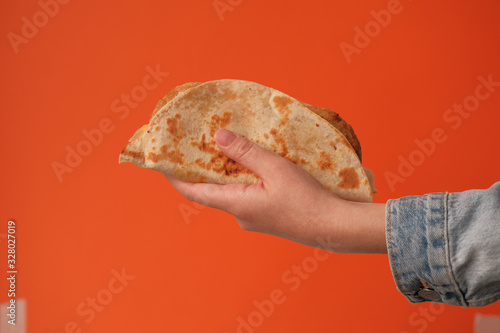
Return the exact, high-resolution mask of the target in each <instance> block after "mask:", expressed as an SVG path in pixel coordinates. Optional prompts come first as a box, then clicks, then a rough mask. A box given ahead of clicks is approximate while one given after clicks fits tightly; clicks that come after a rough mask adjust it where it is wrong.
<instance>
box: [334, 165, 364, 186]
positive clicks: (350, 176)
mask: <svg viewBox="0 0 500 333" xmlns="http://www.w3.org/2000/svg"><path fill="white" fill-rule="evenodd" d="M339 177H340V179H341V180H340V183H339V185H338V186H339V187H340V188H344V189H353V188H358V187H359V177H358V173H357V172H356V170H355V169H354V167H347V168H344V169H342V170H340V172H339Z"/></svg>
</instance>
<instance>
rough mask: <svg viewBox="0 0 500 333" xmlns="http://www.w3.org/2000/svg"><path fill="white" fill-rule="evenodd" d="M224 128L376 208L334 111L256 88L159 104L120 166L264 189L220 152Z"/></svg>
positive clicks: (219, 89) (196, 89)
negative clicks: (219, 132)
mask: <svg viewBox="0 0 500 333" xmlns="http://www.w3.org/2000/svg"><path fill="white" fill-rule="evenodd" d="M320 115H322V116H320ZM325 118H326V119H328V118H331V119H329V120H330V122H329V121H327V120H326V119H325ZM332 123H333V124H336V126H337V127H339V128H337V127H335V126H334V125H332ZM220 128H226V129H228V130H231V131H233V132H235V133H238V134H239V135H241V136H243V137H246V138H247V139H249V140H251V141H253V142H255V143H256V144H258V145H259V146H261V147H263V148H265V149H267V150H269V151H272V152H274V153H276V154H279V155H281V156H283V157H285V158H287V159H288V160H290V161H292V162H293V163H295V164H297V165H299V166H300V167H302V168H303V169H305V170H306V171H308V172H309V173H310V174H312V175H313V176H314V177H315V178H316V179H317V180H318V181H319V182H320V183H321V184H322V185H323V186H324V187H325V188H327V189H329V190H331V191H332V192H334V193H335V194H337V195H339V196H340V197H342V198H345V199H348V200H355V201H366V202H370V201H372V189H371V186H370V181H369V179H368V177H367V175H366V172H365V170H364V168H363V167H362V165H361V148H360V147H359V141H358V140H357V138H356V136H355V135H354V132H353V131H352V128H351V127H350V126H349V125H348V124H347V123H345V122H344V121H343V120H342V119H340V117H338V115H337V114H336V113H334V112H333V111H330V110H327V109H321V108H316V107H314V106H311V105H306V104H304V103H302V102H300V101H298V100H296V99H294V98H292V97H290V96H288V95H286V94H284V93H282V92H280V91H277V90H275V89H272V88H269V87H265V86H263V85H260V84H257V83H254V82H249V81H241V80H217V81H209V82H205V83H197V82H193V83H187V84H184V85H181V86H178V87H176V88H174V89H173V90H172V91H170V92H169V93H168V94H167V95H166V96H165V97H164V98H162V99H161V100H160V101H159V102H158V104H157V107H156V108H155V110H154V111H153V114H152V116H151V120H150V122H149V124H148V125H144V126H143V127H142V128H140V129H139V130H137V131H136V133H135V134H134V136H133V137H132V138H131V139H130V142H129V143H128V144H127V145H126V146H125V148H124V149H123V151H122V153H121V154H120V160H119V161H120V163H122V162H131V163H133V164H135V165H137V166H140V167H143V168H147V169H153V170H157V171H159V172H162V173H164V174H166V175H171V176H174V177H176V178H179V179H181V180H185V181H190V182H212V183H219V184H229V183H246V184H253V183H256V182H257V181H258V180H259V177H258V176H257V175H256V174H254V173H253V172H251V171H250V170H248V169H246V168H245V167H243V166H242V165H240V164H238V163H236V162H235V161H233V160H231V159H229V158H228V157H226V156H225V155H224V154H223V153H222V151H221V150H220V149H219V148H218V146H217V144H216V143H215V139H214V135H215V133H216V132H217V130H218V129H220ZM339 129H340V130H339ZM341 130H342V132H341ZM343 132H344V133H345V134H342V133H343ZM346 136H347V137H350V138H349V140H348V139H346ZM350 142H351V143H350ZM353 146H356V147H355V148H356V150H355V149H354V148H353ZM357 151H358V152H357Z"/></svg>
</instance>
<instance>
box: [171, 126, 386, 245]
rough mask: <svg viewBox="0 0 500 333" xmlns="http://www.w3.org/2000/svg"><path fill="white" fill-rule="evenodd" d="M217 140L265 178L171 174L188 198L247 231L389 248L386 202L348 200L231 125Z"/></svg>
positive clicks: (229, 153) (310, 241)
mask: <svg viewBox="0 0 500 333" xmlns="http://www.w3.org/2000/svg"><path fill="white" fill-rule="evenodd" d="M215 140H216V142H217V144H218V145H219V147H220V149H221V150H222V152H223V153H224V154H226V156H227V157H229V158H231V159H233V160H235V161H236V162H238V163H240V164H241V165H243V166H245V167H247V168H248V169H249V170H251V171H253V172H254V173H255V174H257V175H258V176H259V177H260V180H259V181H258V182H257V183H255V184H252V185H247V184H227V185H219V184H211V183H189V182H184V181H181V180H178V179H175V178H173V177H170V176H166V178H167V179H168V181H169V182H170V183H171V184H172V185H173V186H174V188H176V189H177V190H178V191H179V192H180V193H181V194H182V195H183V196H184V197H185V198H186V199H188V200H191V201H195V202H198V203H201V204H203V205H206V206H209V207H213V208H217V209H221V210H224V211H226V212H228V213H230V214H232V215H234V216H235V217H236V220H237V221H238V224H239V225H240V226H241V228H243V229H244V230H249V231H257V232H262V233H267V234H271V235H275V236H279V237H283V238H286V239H289V240H292V241H295V242H298V243H302V244H305V245H309V246H313V247H319V248H323V249H326V250H331V251H336V252H370V253H386V252H387V249H386V244H385V205H384V204H368V203H357V202H351V201H347V200H343V199H341V198H339V197H338V196H336V195H334V194H333V193H331V192H330V191H328V190H327V189H325V188H324V187H323V186H322V185H321V184H320V183H319V182H318V181H317V180H316V179H315V178H314V177H313V176H311V175H310V174H309V173H308V172H306V171H305V170H304V169H302V168H300V167H298V166H297V165H295V164H293V163H292V162H290V161H288V160H287V159H285V158H283V157H281V156H279V155H276V154H274V153H272V152H269V151H267V150H265V149H263V148H261V147H259V146H258V145H256V144H254V143H253V142H251V141H249V140H247V139H245V138H243V137H241V136H239V135H237V134H235V133H233V132H230V131H228V130H225V129H221V130H219V131H218V132H217V133H216V134H215Z"/></svg>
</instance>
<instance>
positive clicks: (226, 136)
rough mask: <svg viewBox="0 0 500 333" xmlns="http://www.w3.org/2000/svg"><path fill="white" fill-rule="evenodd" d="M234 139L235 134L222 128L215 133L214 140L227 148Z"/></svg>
mask: <svg viewBox="0 0 500 333" xmlns="http://www.w3.org/2000/svg"><path fill="white" fill-rule="evenodd" d="M236 138H237V136H236V134H234V133H233V132H231V131H228V130H226V129H223V128H221V129H220V130H218V131H217V133H215V140H216V141H217V143H218V144H219V145H220V146H222V147H229V146H230V145H231V144H232V143H233V142H234V140H236Z"/></svg>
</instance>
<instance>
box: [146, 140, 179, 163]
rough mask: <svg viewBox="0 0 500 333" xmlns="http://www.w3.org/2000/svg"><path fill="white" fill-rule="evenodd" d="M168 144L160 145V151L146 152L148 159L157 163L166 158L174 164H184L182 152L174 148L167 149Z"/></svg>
mask: <svg viewBox="0 0 500 333" xmlns="http://www.w3.org/2000/svg"><path fill="white" fill-rule="evenodd" d="M168 149H169V146H167V145H163V146H161V147H160V153H159V154H156V153H153V152H150V153H149V154H148V160H150V161H152V162H153V163H158V161H161V160H167V161H170V162H172V163H175V164H179V165H182V164H184V154H183V153H181V152H180V151H177V150H175V148H174V150H170V151H169V150H168Z"/></svg>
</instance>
